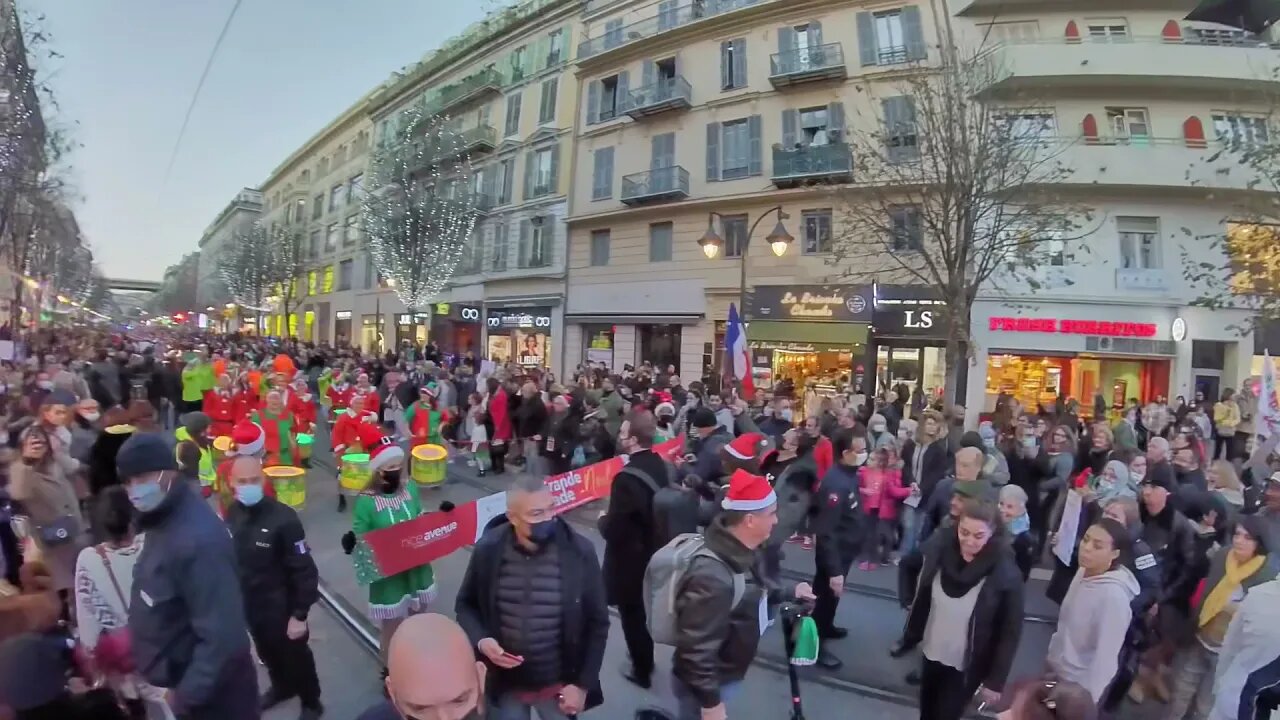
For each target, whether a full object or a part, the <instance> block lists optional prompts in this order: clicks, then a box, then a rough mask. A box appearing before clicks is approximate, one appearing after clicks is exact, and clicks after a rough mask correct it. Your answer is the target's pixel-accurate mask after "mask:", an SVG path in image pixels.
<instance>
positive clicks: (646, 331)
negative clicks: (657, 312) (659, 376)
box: [636, 325, 681, 371]
mask: <svg viewBox="0 0 1280 720" xmlns="http://www.w3.org/2000/svg"><path fill="white" fill-rule="evenodd" d="M680 330H681V328H680V326H679V325H637V326H636V334H637V335H639V336H640V338H639V339H640V361H641V362H646V361H647V362H651V363H653V366H654V367H656V368H661V369H662V370H664V371H665V370H666V369H667V366H668V365H675V366H676V370H677V371H679V369H680V335H681V332H680Z"/></svg>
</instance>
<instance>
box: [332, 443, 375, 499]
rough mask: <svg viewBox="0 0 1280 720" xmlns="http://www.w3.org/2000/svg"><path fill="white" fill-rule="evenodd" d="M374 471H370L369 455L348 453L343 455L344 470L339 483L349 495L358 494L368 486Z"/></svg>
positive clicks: (339, 476) (339, 477)
mask: <svg viewBox="0 0 1280 720" xmlns="http://www.w3.org/2000/svg"><path fill="white" fill-rule="evenodd" d="M372 478H373V473H372V472H370V471H369V456H368V455H366V454H365V453H347V454H346V455H343V456H342V472H340V473H339V474H338V485H339V486H340V487H341V488H342V492H343V493H345V494H347V495H358V494H359V493H362V492H364V489H365V488H366V487H368V485H369V480H371V479H372Z"/></svg>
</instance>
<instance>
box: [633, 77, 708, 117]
mask: <svg viewBox="0 0 1280 720" xmlns="http://www.w3.org/2000/svg"><path fill="white" fill-rule="evenodd" d="M692 104H693V88H692V87H690V85H689V81H688V80H685V79H684V78H683V77H681V76H679V75H677V76H675V77H670V78H663V79H661V80H659V81H657V82H655V83H653V84H651V85H645V86H644V87H641V88H636V89H635V90H632V91H631V92H629V93H627V100H626V104H625V105H624V106H623V112H625V113H626V114H627V115H630V116H631V119H632V120H640V119H641V118H645V117H648V116H650V115H658V114H660V113H664V112H668V111H670V110H688V109H689V107H690V106H691V105H692Z"/></svg>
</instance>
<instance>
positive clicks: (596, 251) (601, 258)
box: [591, 229, 609, 266]
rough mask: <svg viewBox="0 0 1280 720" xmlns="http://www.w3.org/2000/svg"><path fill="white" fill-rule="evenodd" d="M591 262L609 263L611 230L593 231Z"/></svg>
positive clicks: (593, 263) (595, 263)
mask: <svg viewBox="0 0 1280 720" xmlns="http://www.w3.org/2000/svg"><path fill="white" fill-rule="evenodd" d="M591 264H592V265H593V266H599V265H608V264H609V231H608V229H605V230H592V231H591Z"/></svg>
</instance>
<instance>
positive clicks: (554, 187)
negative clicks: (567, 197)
mask: <svg viewBox="0 0 1280 720" xmlns="http://www.w3.org/2000/svg"><path fill="white" fill-rule="evenodd" d="M546 190H547V192H546V194H547V195H559V194H560V143H556V144H555V145H554V146H553V147H552V148H551V181H550V182H549V183H547V188H546Z"/></svg>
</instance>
